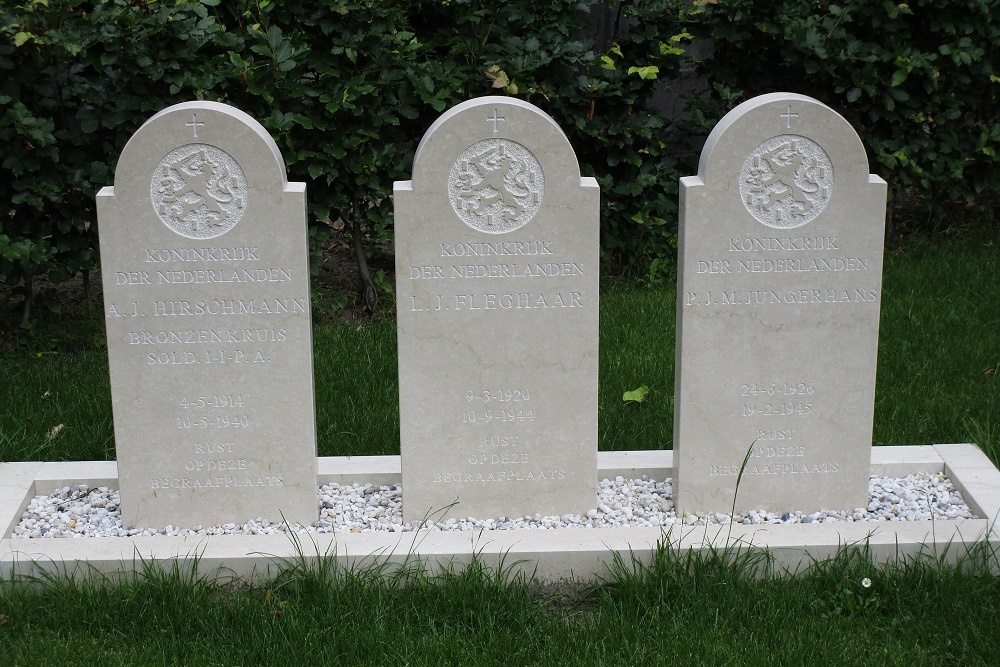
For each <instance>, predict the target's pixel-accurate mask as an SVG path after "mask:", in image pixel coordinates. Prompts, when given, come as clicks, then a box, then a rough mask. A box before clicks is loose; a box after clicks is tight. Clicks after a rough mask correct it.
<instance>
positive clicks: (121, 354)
mask: <svg viewBox="0 0 1000 667" xmlns="http://www.w3.org/2000/svg"><path fill="white" fill-rule="evenodd" d="M97 209H98V220H99V226H100V247H101V271H102V275H103V281H104V300H105V308H106V310H107V313H106V316H107V317H106V323H107V339H108V361H109V364H110V370H111V394H112V402H113V414H114V427H115V444H116V448H117V455H118V474H119V481H120V485H121V512H122V521H123V522H124V524H125V525H126V526H144V527H163V526H166V525H173V526H179V527H190V526H194V525H199V524H200V525H206V526H207V525H215V524H219V523H226V522H244V521H247V520H249V519H253V518H257V517H263V518H269V519H277V520H280V519H281V518H282V517H284V518H285V519H287V520H288V521H290V522H302V523H311V522H313V521H315V520H316V519H317V518H318V516H319V513H318V509H317V500H316V465H317V463H316V439H315V419H314V412H315V406H314V402H313V380H312V331H311V326H310V303H309V269H308V263H307V247H306V221H305V213H306V200H305V184H303V183H289V182H288V181H287V179H286V175H285V166H284V162H283V161H282V158H281V154H280V153H279V151H278V147H277V145H276V144H275V143H274V141H273V140H272V139H271V137H270V136H269V135H268V134H267V132H266V131H265V130H264V128H263V127H261V125H260V124H259V123H257V122H256V121H255V120H254V119H253V118H251V117H250V116H248V115H247V114H245V113H243V112H242V111H239V110H238V109H234V108H232V107H229V106H226V105H223V104H218V103H214V102H188V103H184V104H178V105H176V106H172V107H170V108H168V109H165V110H163V111H161V112H160V113H158V114H156V115H155V116H153V117H152V118H150V119H149V120H148V121H147V122H146V123H145V124H144V125H143V126H142V127H141V128H139V130H138V131H137V132H136V133H135V134H134V135H133V136H132V138H131V139H130V140H129V142H128V144H127V145H126V146H125V149H124V151H123V152H122V155H121V159H120V160H119V162H118V167H117V169H116V171H115V185H114V187H113V188H111V187H106V188H103V189H102V190H101V192H100V193H99V194H98V195H97Z"/></svg>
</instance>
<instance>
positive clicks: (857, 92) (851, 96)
mask: <svg viewBox="0 0 1000 667" xmlns="http://www.w3.org/2000/svg"><path fill="white" fill-rule="evenodd" d="M860 97H861V89H860V88H851V89H850V90H848V91H847V101H848V102H857V101H858V99H859V98H860Z"/></svg>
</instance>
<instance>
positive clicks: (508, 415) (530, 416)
mask: <svg viewBox="0 0 1000 667" xmlns="http://www.w3.org/2000/svg"><path fill="white" fill-rule="evenodd" d="M530 421H535V411H534V410H483V411H482V412H479V411H476V410H464V411H463V412H462V423H463V424H474V423H476V422H483V423H490V422H530Z"/></svg>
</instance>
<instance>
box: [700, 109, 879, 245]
mask: <svg viewBox="0 0 1000 667" xmlns="http://www.w3.org/2000/svg"><path fill="white" fill-rule="evenodd" d="M698 176H699V177H700V178H701V179H702V181H703V182H704V183H706V184H709V183H714V184H719V183H723V182H731V179H736V180H737V182H736V183H733V184H732V186H731V187H732V189H733V190H734V191H735V192H738V194H739V197H740V199H741V200H742V201H743V206H744V207H745V208H746V210H747V212H748V213H750V215H752V216H753V217H754V218H755V219H756V220H757V221H758V222H760V223H761V224H763V225H765V226H767V227H771V228H773V229H793V228H796V227H801V226H803V225H805V224H807V223H809V222H810V221H812V220H813V219H814V218H816V217H817V216H818V215H819V214H820V213H822V212H823V210H824V209H825V208H826V207H827V204H828V203H829V202H830V200H831V199H832V198H833V197H834V196H835V193H836V192H837V191H838V190H842V191H852V190H853V189H854V188H855V187H857V186H862V185H863V184H865V183H867V180H868V156H867V154H866V153H865V149H864V145H863V144H862V143H861V139H860V138H859V137H858V134H857V132H855V131H854V128H852V127H851V125H850V124H849V123H848V122H847V121H846V120H845V119H844V118H843V117H842V116H841V115H840V114H838V113H837V112H836V111H834V110H833V109H831V108H830V107H828V106H826V105H825V104H823V103H822V102H820V101H818V100H815V99H813V98H811V97H806V96H805V95H798V94H795V93H770V94H767V95H761V96H759V97H755V98H753V99H751V100H748V101H746V102H744V103H743V104H740V105H739V106H738V107H736V108H735V109H733V110H732V111H730V112H729V113H728V114H726V115H725V116H724V117H723V118H722V120H720V121H719V123H718V124H717V125H716V126H715V129H714V130H713V131H712V133H711V134H710V135H709V137H708V140H707V141H706V142H705V147H704V149H703V150H702V153H701V161H700V163H699V165H698Z"/></svg>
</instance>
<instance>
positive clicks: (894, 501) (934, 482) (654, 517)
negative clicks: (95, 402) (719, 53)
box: [11, 473, 973, 539]
mask: <svg viewBox="0 0 1000 667" xmlns="http://www.w3.org/2000/svg"><path fill="white" fill-rule="evenodd" d="M670 482H671V480H670V479H669V478H668V479H667V480H665V481H656V480H652V479H648V478H647V477H645V476H643V477H642V478H641V479H625V478H623V477H616V478H615V479H614V480H608V479H605V480H603V481H602V482H601V484H600V490H599V493H598V497H597V503H596V507H594V508H593V509H590V510H587V512H586V513H585V514H582V515H581V514H564V515H562V516H542V515H541V514H535V515H534V516H525V517H518V518H507V517H500V518H498V519H485V520H476V519H474V518H472V517H469V518H467V519H447V520H446V521H436V520H433V517H431V519H429V520H426V521H424V522H423V525H421V522H417V521H414V522H410V523H408V524H404V523H403V515H402V511H403V494H402V488H401V486H400V485H399V484H396V485H394V486H373V485H371V484H354V485H351V486H341V485H339V484H324V485H323V486H320V487H319V503H320V506H321V508H322V509H321V511H320V518H319V521H317V522H316V523H314V524H313V525H311V526H300V525H295V526H288V525H287V524H285V523H284V522H281V521H273V520H267V519H258V520H256V521H248V522H247V523H245V524H242V525H238V524H235V523H227V524H222V525H218V526H194V527H192V528H177V527H175V526H167V527H165V528H130V529H125V528H123V527H122V522H121V513H120V511H119V509H118V505H119V502H120V498H119V493H118V491H117V490H112V489H108V488H106V487H99V488H94V489H92V488H88V487H87V486H85V485H82V484H81V485H77V486H65V487H62V488H61V489H56V491H55V492H54V493H53V494H52V495H49V496H36V497H35V498H34V499H33V500H32V501H31V503H30V504H29V505H28V508H27V510H26V511H25V512H24V514H23V515H22V517H21V522H20V523H19V524H18V525H17V526H16V527H15V528H14V530H13V533H12V535H11V537H13V538H15V539H29V538H75V537H132V536H137V535H177V536H195V535H260V534H269V533H287V532H289V531H295V532H299V533H302V532H309V533H333V532H336V533H361V532H369V531H376V530H381V531H393V532H406V531H413V530H420V529H425V530H465V531H471V530H481V529H485V530H512V529H516V528H520V529H531V528H536V529H554V528H615V527H628V526H654V527H655V526H670V525H671V524H679V523H683V524H684V525H705V524H728V523H740V524H781V523H833V522H838V521H844V522H857V521H869V522H875V521H930V520H931V519H934V520H948V519H962V518H972V517H973V514H972V513H971V512H970V511H969V506H968V505H967V504H966V503H965V501H964V500H963V499H962V496H961V495H960V494H959V492H958V491H956V490H955V487H954V486H953V485H952V483H951V481H950V480H948V479H947V478H946V477H945V476H944V475H942V474H933V475H929V474H924V473H920V474H915V475H910V476H908V477H904V478H886V477H874V476H873V477H872V478H871V480H870V481H869V485H868V490H869V502H868V505H867V506H866V507H858V508H854V509H850V510H824V511H820V512H814V513H812V514H804V513H802V512H786V513H779V512H765V511H763V510H748V511H744V512H741V513H740V514H739V515H737V516H735V517H732V516H730V515H728V514H688V515H685V516H684V517H680V518H678V517H677V513H676V512H675V511H674V504H673V500H672V499H671V498H672V496H671V494H672V489H671V483H670Z"/></svg>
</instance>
